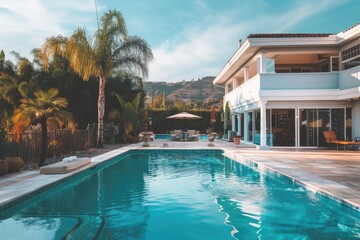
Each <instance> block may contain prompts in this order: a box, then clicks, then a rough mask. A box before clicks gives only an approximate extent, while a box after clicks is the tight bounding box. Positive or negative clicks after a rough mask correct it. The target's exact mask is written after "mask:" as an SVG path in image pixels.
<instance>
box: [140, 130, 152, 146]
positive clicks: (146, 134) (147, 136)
mask: <svg viewBox="0 0 360 240" xmlns="http://www.w3.org/2000/svg"><path fill="white" fill-rule="evenodd" d="M142 134H143V135H144V136H143V140H144V144H143V147H149V146H150V143H149V141H150V138H151V136H152V135H153V134H154V133H153V132H143V133H142Z"/></svg>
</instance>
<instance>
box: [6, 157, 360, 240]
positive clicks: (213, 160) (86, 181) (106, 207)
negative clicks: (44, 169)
mask: <svg viewBox="0 0 360 240" xmlns="http://www.w3.org/2000/svg"><path fill="white" fill-rule="evenodd" d="M0 236H1V237H0V239H200V240H202V239H221V240H223V239H246V240H247V239H358V238H360V213H359V212H356V211H354V210H352V209H350V208H348V207H345V206H343V205H340V204H338V203H336V202H334V201H332V200H330V199H328V198H326V197H322V196H320V195H317V194H315V193H312V192H309V191H306V190H305V189H304V188H303V187H301V186H299V185H298V184H295V183H293V182H292V181H290V180H289V179H287V178H283V177H279V176H277V175H275V174H272V173H259V172H257V171H255V170H253V169H251V168H249V167H247V166H244V165H241V164H239V163H237V162H235V161H233V160H231V159H228V158H226V157H224V156H222V155H221V153H220V152H212V153H206V152H204V151H203V152H191V151H175V152H172V151H169V152H167V151H162V152H154V151H141V152H133V153H131V154H126V155H123V156H119V157H117V158H116V159H114V160H112V161H111V162H109V163H106V164H103V165H101V166H99V167H97V168H96V169H93V170H88V171H86V172H85V173H83V174H81V175H79V176H77V177H75V178H73V179H70V180H69V181H66V182H64V183H62V184H60V185H58V186H56V187H55V188H52V189H50V190H48V191H45V192H42V193H40V194H38V195H37V196H35V197H32V198H30V199H28V200H25V201H23V202H22V203H20V204H17V205H15V206H14V207H12V208H10V209H7V210H5V211H3V212H1V213H0Z"/></svg>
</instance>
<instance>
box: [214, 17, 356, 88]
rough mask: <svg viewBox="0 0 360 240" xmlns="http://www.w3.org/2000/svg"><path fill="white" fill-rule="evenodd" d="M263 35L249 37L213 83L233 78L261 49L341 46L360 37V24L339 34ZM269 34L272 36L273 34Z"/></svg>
mask: <svg viewBox="0 0 360 240" xmlns="http://www.w3.org/2000/svg"><path fill="white" fill-rule="evenodd" d="M255 35H256V34H255ZM255 35H253V36H255ZM300 35H301V34H300ZM250 36H252V35H250ZM263 36H265V37H253V38H251V37H249V38H247V39H246V40H245V42H244V43H243V44H242V45H241V47H240V48H238V49H237V50H236V52H235V53H234V55H233V56H232V57H231V58H230V60H229V61H228V62H227V63H226V65H225V66H224V67H223V68H222V70H221V71H220V73H219V74H218V75H217V77H216V78H215V79H214V81H213V84H214V85H224V84H225V83H226V82H227V81H228V80H229V79H231V77H233V76H234V75H235V73H236V72H238V71H239V70H240V69H241V68H242V67H243V66H244V65H246V64H247V63H248V61H250V60H251V59H252V58H253V57H254V56H255V55H256V54H257V53H258V52H259V50H260V49H266V48H274V47H275V48H276V47H279V48H294V47H299V48H314V47H315V48H317V47H319V46H321V47H339V46H341V45H343V44H345V43H346V42H349V41H352V40H354V39H356V38H359V39H360V24H357V25H355V26H353V27H351V28H350V29H347V30H345V31H343V32H341V33H339V34H337V35H335V34H326V35H324V36H320V35H319V36H316V34H314V36H311V37H306V36H305V37H304V36H301V37H291V34H289V36H287V37H266V34H264V35H263ZM269 36H271V34H270V35H269ZM294 36H296V35H294Z"/></svg>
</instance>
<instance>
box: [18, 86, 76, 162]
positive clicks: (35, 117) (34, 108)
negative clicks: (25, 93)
mask: <svg viewBox="0 0 360 240" xmlns="http://www.w3.org/2000/svg"><path fill="white" fill-rule="evenodd" d="M58 94H59V91H58V90H57V89H56V88H51V89H49V90H48V91H42V90H38V91H36V92H35V93H34V96H35V97H34V98H22V99H21V100H20V102H21V104H20V106H19V107H18V108H16V109H15V110H14V114H13V116H12V120H13V123H14V126H13V132H14V133H15V134H16V138H17V139H19V138H20V134H21V132H22V131H23V130H24V129H25V128H27V127H29V126H31V125H36V124H38V123H40V125H41V154H40V161H39V164H38V165H39V167H41V166H43V165H44V164H45V160H46V155H47V125H48V124H51V123H57V124H58V126H59V127H62V126H63V124H64V122H66V121H68V122H71V120H72V116H71V114H70V113H69V112H66V111H64V110H63V109H64V108H66V107H67V105H68V101H67V100H66V99H65V98H62V97H58Z"/></svg>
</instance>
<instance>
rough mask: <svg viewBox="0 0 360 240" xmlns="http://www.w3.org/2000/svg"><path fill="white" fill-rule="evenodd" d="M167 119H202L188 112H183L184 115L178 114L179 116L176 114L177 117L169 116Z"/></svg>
mask: <svg viewBox="0 0 360 240" xmlns="http://www.w3.org/2000/svg"><path fill="white" fill-rule="evenodd" d="M166 118H167V119H183V120H186V119H200V118H202V117H200V116H197V115H194V114H191V113H188V112H182V113H178V114H175V115H171V116H168V117H166Z"/></svg>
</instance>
